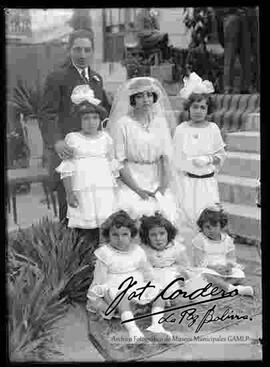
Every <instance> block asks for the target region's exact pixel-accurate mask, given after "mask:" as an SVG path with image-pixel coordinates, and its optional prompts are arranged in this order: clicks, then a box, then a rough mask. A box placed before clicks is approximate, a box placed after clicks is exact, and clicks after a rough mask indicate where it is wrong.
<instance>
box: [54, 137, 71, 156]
mask: <svg viewBox="0 0 270 367" xmlns="http://www.w3.org/2000/svg"><path fill="white" fill-rule="evenodd" d="M54 149H55V151H56V153H57V154H58V155H59V157H60V158H61V159H71V158H73V149H72V148H71V147H69V146H68V145H67V143H66V142H65V140H58V141H57V142H56V143H55V144H54Z"/></svg>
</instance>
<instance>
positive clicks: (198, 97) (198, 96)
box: [184, 93, 215, 115]
mask: <svg viewBox="0 0 270 367" xmlns="http://www.w3.org/2000/svg"><path fill="white" fill-rule="evenodd" d="M202 100H206V104H207V106H208V109H207V114H208V115H210V114H211V113H212V112H213V110H214V108H215V105H214V102H213V98H212V97H211V95H209V94H205V93H191V95H190V96H189V97H188V99H187V100H186V101H185V102H184V108H185V110H186V111H189V109H190V106H191V105H192V103H194V102H201V101H202Z"/></svg>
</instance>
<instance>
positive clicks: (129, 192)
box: [108, 77, 183, 223]
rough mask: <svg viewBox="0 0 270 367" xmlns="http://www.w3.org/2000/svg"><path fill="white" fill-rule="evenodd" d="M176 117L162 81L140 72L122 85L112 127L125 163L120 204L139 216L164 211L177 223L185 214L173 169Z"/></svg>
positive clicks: (110, 122)
mask: <svg viewBox="0 0 270 367" xmlns="http://www.w3.org/2000/svg"><path fill="white" fill-rule="evenodd" d="M175 127H176V121H175V117H174V114H173V111H172V108H171V106H170V102H169V99H168V96H167V94H166V92H165V90H164V89H163V87H162V86H161V84H160V83H159V81H158V80H156V79H154V78H150V77H139V78H133V79H130V80H128V81H127V82H126V83H125V84H124V85H123V86H121V87H120V89H119V90H118V92H117V94H116V97H115V99H114V103H113V106H112V110H111V114H110V116H109V122H108V130H109V133H110V135H111V136H112V138H113V141H114V147H115V158H116V159H117V160H118V161H119V162H120V164H121V165H122V166H121V169H120V180H119V182H118V192H117V207H118V209H123V210H125V211H127V212H128V213H129V214H130V215H131V216H132V217H133V218H134V219H136V218H139V217H141V216H142V215H143V214H144V215H151V214H154V212H155V211H160V212H162V213H163V214H164V215H165V216H166V217H167V218H168V219H170V220H171V221H173V222H174V223H176V222H178V221H179V219H180V217H181V216H182V215H183V213H182V211H181V210H180V209H179V207H178V206H177V203H176V195H174V194H173V191H174V190H175V187H174V185H173V183H174V179H173V176H174V173H173V169H172V165H171V162H172V134H173V132H174V129H175Z"/></svg>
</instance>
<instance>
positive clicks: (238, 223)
mask: <svg viewBox="0 0 270 367" xmlns="http://www.w3.org/2000/svg"><path fill="white" fill-rule="evenodd" d="M222 205H223V207H224V210H225V211H226V212H227V213H228V215H229V224H228V227H229V232H230V233H231V234H233V235H237V236H241V237H244V238H248V239H252V240H257V241H260V240H261V209H260V208H257V207H252V206H248V205H238V204H232V203H228V202H222Z"/></svg>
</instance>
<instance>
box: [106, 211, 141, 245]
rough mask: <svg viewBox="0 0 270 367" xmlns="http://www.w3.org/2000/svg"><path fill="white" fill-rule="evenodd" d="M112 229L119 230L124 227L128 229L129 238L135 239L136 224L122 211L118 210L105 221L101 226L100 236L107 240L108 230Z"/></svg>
mask: <svg viewBox="0 0 270 367" xmlns="http://www.w3.org/2000/svg"><path fill="white" fill-rule="evenodd" d="M112 227H116V228H121V227H126V228H129V230H130V233H131V237H132V238H133V237H135V236H136V234H137V233H138V230H137V227H136V222H135V221H134V220H133V219H131V218H130V216H129V215H128V213H127V212H125V211H124V210H119V211H118V212H116V213H113V214H112V215H110V216H109V218H107V219H106V221H105V222H104V223H103V224H102V226H101V232H102V236H103V237H104V238H105V239H106V240H108V239H109V234H110V230H111V228H112Z"/></svg>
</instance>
